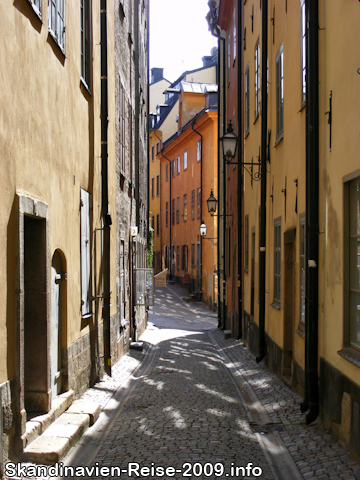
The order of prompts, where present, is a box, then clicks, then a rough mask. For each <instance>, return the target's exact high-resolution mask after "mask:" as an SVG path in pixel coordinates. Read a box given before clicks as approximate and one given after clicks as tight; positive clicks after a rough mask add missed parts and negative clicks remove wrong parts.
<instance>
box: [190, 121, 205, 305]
mask: <svg viewBox="0 0 360 480" xmlns="http://www.w3.org/2000/svg"><path fill="white" fill-rule="evenodd" d="M194 125H195V121H193V122H191V128H192V129H193V131H194V132H195V133H196V134H197V135H199V137H200V143H201V149H200V193H201V198H200V219H201V222H202V223H204V222H203V208H202V207H203V195H204V193H203V136H202V135H201V133H200V132H198V131H197V130H195V128H194ZM202 240H203V238H202V235H201V236H200V296H201V297H200V298H201V299H202V265H203V262H202V260H203V245H202Z"/></svg>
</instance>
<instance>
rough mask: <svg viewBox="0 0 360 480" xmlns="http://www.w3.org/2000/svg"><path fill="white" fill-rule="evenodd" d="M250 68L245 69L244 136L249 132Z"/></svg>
mask: <svg viewBox="0 0 360 480" xmlns="http://www.w3.org/2000/svg"><path fill="white" fill-rule="evenodd" d="M249 70H250V67H249V64H248V66H247V67H246V69H245V136H247V135H248V134H249V131H250V71H249Z"/></svg>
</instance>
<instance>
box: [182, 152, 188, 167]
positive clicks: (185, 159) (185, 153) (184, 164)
mask: <svg viewBox="0 0 360 480" xmlns="http://www.w3.org/2000/svg"><path fill="white" fill-rule="evenodd" d="M187 160H188V154H187V150H185V152H184V157H183V170H184V171H185V170H187Z"/></svg>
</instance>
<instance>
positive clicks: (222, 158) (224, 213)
mask: <svg viewBox="0 0 360 480" xmlns="http://www.w3.org/2000/svg"><path fill="white" fill-rule="evenodd" d="M221 40H222V41H223V47H224V48H223V91H222V93H223V108H224V113H223V132H222V136H224V135H225V133H226V118H227V113H226V39H225V38H222V37H221ZM221 162H222V169H223V205H222V207H223V211H222V215H223V217H222V218H223V221H222V227H223V231H222V235H223V319H222V325H221V328H222V329H223V330H225V329H226V315H227V311H226V297H227V295H226V272H225V270H226V268H225V266H226V247H227V245H226V204H227V196H226V195H227V193H226V171H227V169H226V163H225V159H224V156H222V157H221ZM219 213H220V208H219ZM220 218H221V217H220Z"/></svg>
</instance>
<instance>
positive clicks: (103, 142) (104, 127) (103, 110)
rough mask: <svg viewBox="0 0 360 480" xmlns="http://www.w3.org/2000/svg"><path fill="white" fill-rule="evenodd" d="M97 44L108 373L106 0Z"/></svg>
mask: <svg viewBox="0 0 360 480" xmlns="http://www.w3.org/2000/svg"><path fill="white" fill-rule="evenodd" d="M100 44H101V210H102V218H103V235H104V252H103V280H104V291H103V328H104V364H105V365H104V367H105V372H106V373H107V374H108V375H111V351H110V294H111V292H110V225H111V223H112V221H111V216H110V213H109V200H108V132H107V128H108V79H107V76H108V65H107V11H106V0H100Z"/></svg>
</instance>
